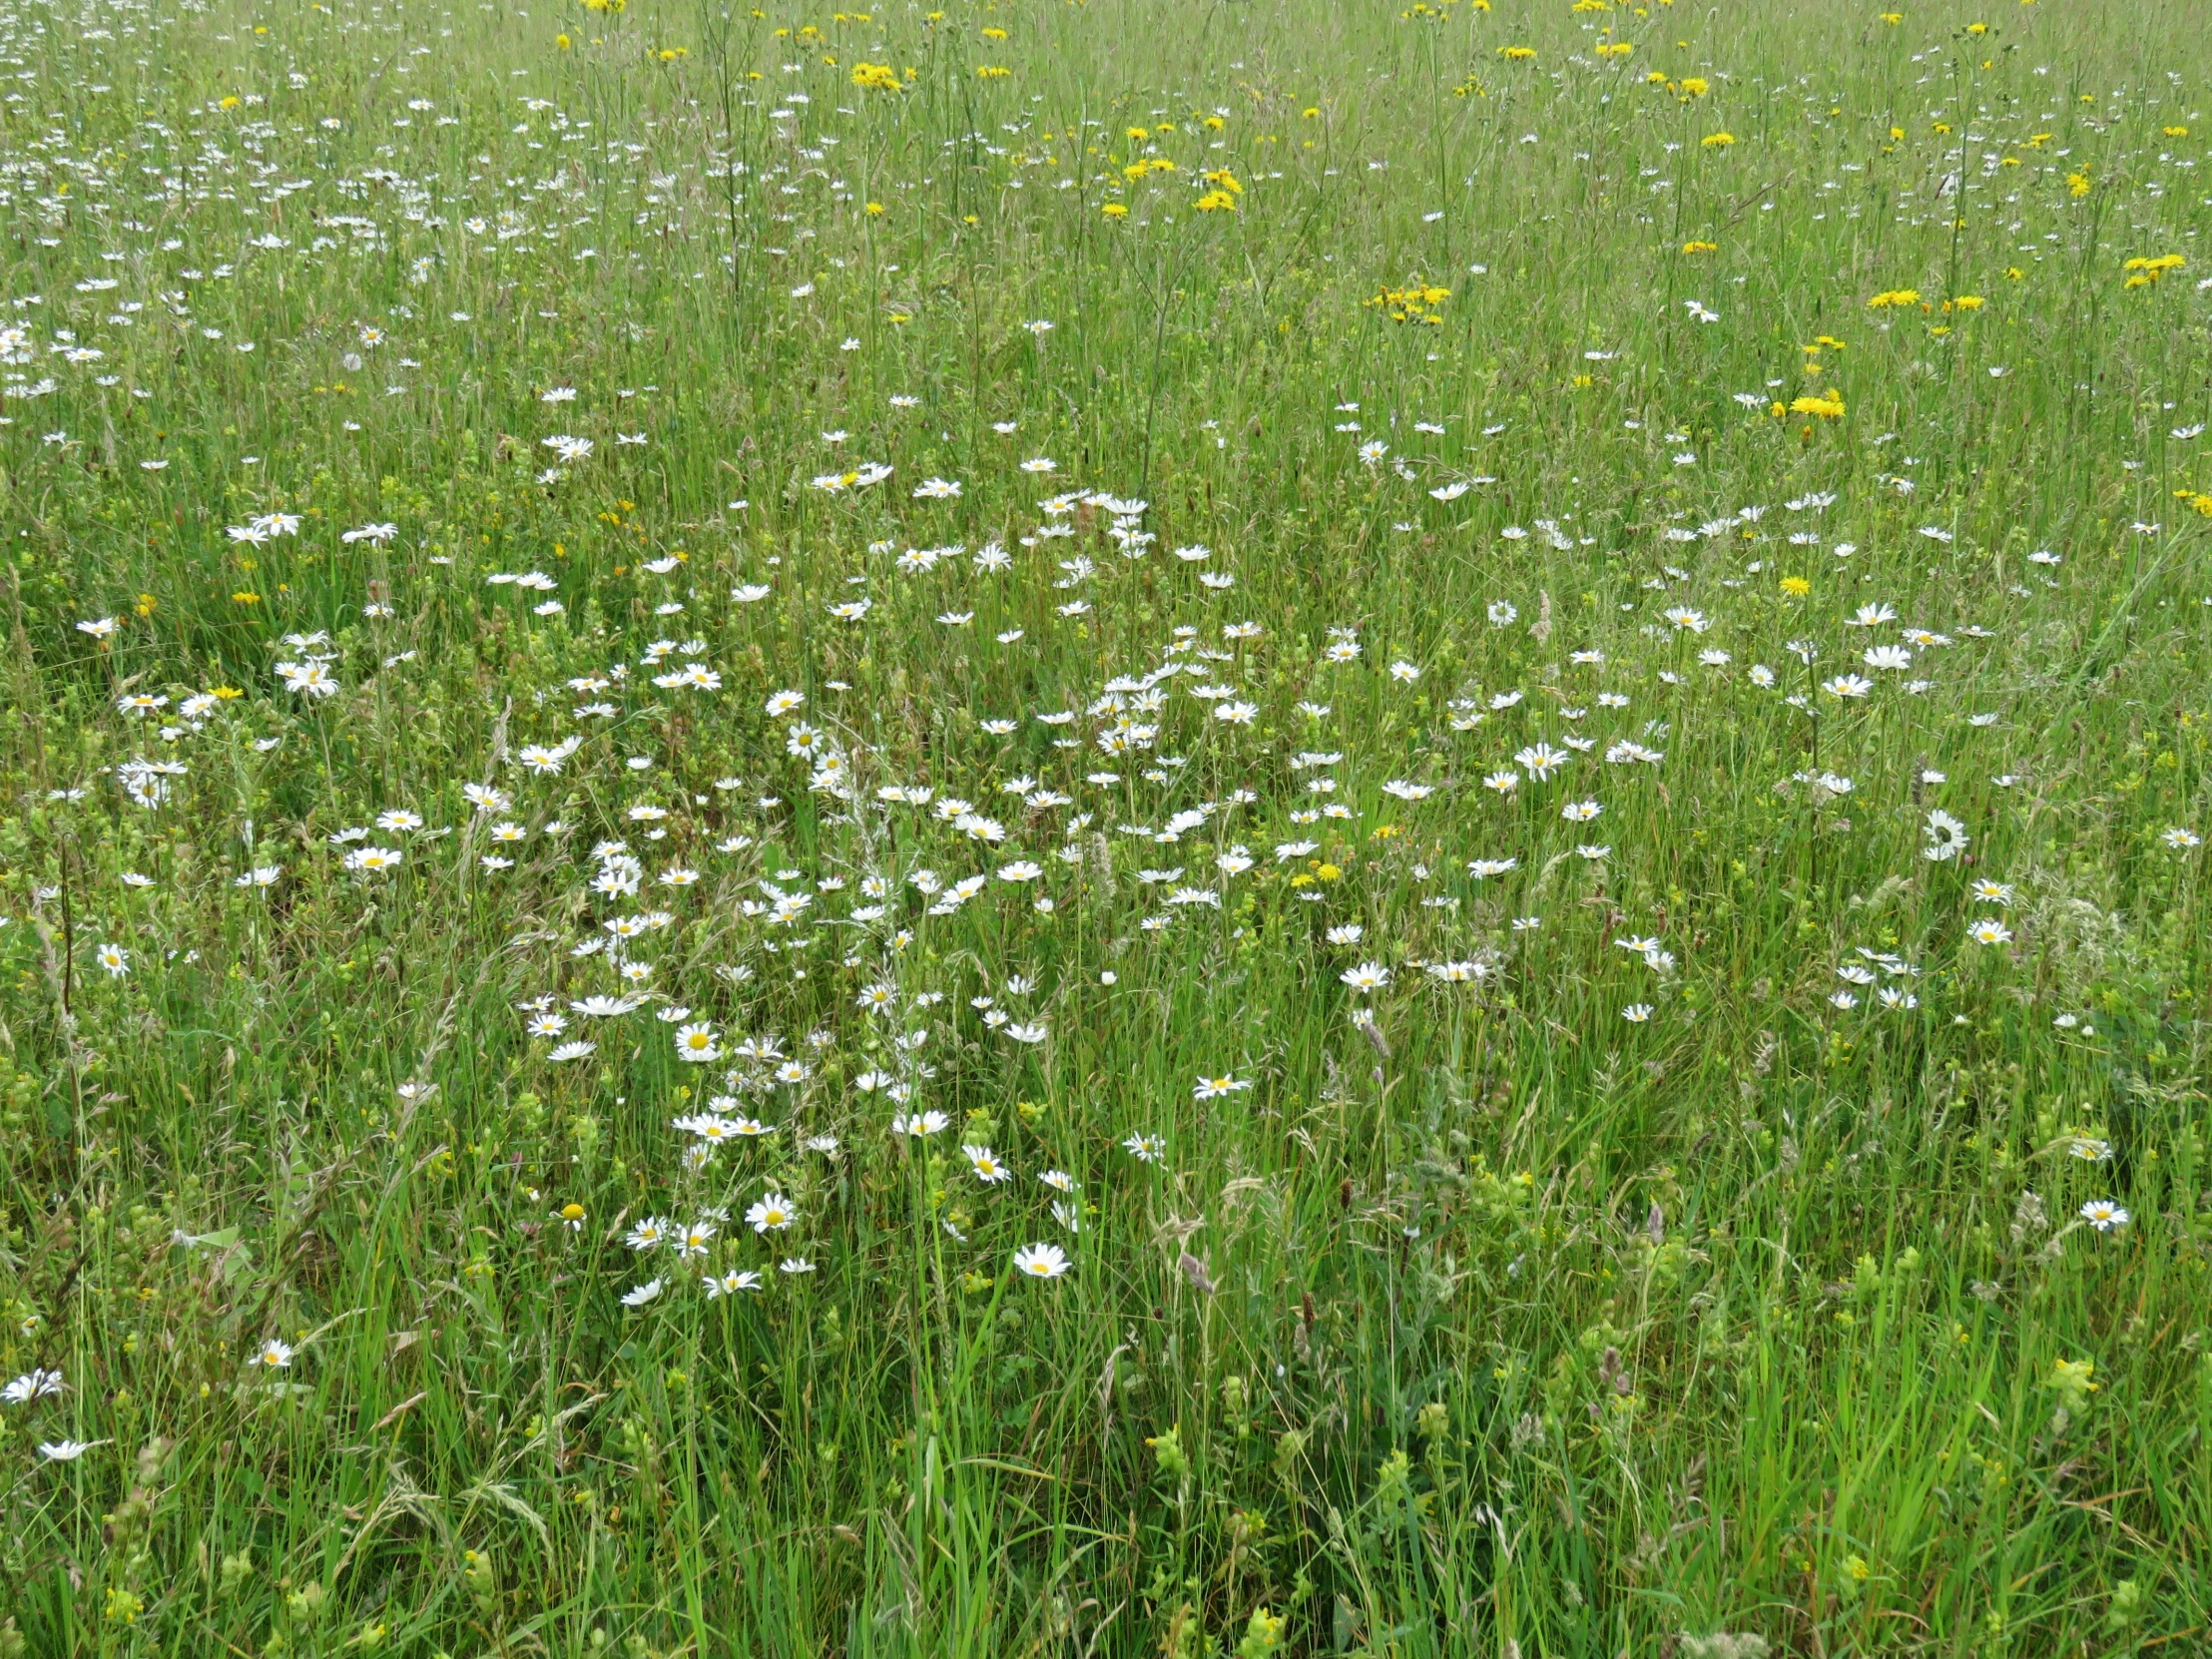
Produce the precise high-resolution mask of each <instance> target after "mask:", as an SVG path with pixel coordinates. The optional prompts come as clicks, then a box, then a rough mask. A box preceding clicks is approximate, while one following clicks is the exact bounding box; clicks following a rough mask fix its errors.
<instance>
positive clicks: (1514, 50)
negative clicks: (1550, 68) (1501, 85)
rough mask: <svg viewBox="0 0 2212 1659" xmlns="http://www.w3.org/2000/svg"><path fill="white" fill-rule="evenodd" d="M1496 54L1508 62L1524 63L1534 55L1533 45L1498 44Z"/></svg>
mask: <svg viewBox="0 0 2212 1659" xmlns="http://www.w3.org/2000/svg"><path fill="white" fill-rule="evenodd" d="M1497 55H1498V56H1499V57H1501V58H1503V59H1505V60H1506V62H1508V63H1526V62H1527V61H1528V60H1529V59H1530V58H1533V57H1534V56H1535V55H1536V49H1535V48H1534V47H1533V46H1500V47H1499V48H1498V49H1497Z"/></svg>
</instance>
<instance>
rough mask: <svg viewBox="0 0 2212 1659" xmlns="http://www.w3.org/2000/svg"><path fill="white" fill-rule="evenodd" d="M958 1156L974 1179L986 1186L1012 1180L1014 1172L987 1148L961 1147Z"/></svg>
mask: <svg viewBox="0 0 2212 1659" xmlns="http://www.w3.org/2000/svg"><path fill="white" fill-rule="evenodd" d="M960 1156H961V1157H963V1158H965V1159H966V1160H967V1161H968V1168H969V1169H971V1170H973V1171H974V1172H975V1178H976V1179H977V1180H978V1181H981V1182H983V1183H984V1184H985V1185H987V1186H996V1185H997V1184H998V1183H1000V1182H1002V1181H1011V1180H1012V1179H1013V1178H1014V1172H1013V1171H1012V1170H1010V1169H1008V1168H1007V1167H1006V1165H1005V1162H1004V1161H1003V1160H1002V1159H1001V1158H1000V1157H999V1156H998V1154H997V1153H995V1152H993V1151H992V1150H991V1149H990V1148H989V1147H987V1146H963V1147H961V1148H960Z"/></svg>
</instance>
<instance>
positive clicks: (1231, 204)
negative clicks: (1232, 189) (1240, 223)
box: [1196, 190, 1237, 214]
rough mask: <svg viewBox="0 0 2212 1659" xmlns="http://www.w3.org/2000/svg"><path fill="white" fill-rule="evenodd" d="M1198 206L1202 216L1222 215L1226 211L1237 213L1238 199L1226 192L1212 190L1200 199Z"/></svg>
mask: <svg viewBox="0 0 2212 1659" xmlns="http://www.w3.org/2000/svg"><path fill="white" fill-rule="evenodd" d="M1196 206H1197V208H1198V211H1199V212H1200V213H1202V214H1211V213H1221V212H1223V211H1225V210H1226V211H1227V212H1229V213H1235V212H1236V211H1237V199H1236V198H1235V197H1234V196H1231V195H1230V194H1229V193H1228V192H1227V191H1225V190H1210V191H1208V192H1207V193H1206V194H1205V195H1204V196H1201V197H1200V198H1199V199H1198V202H1197V204H1196Z"/></svg>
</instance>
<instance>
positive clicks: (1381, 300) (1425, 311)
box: [1367, 277, 1451, 323]
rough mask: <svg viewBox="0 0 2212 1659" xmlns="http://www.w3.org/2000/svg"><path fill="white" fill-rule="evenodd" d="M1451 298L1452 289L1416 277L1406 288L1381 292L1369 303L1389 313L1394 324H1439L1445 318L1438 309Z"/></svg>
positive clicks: (1388, 289)
mask: <svg viewBox="0 0 2212 1659" xmlns="http://www.w3.org/2000/svg"><path fill="white" fill-rule="evenodd" d="M1450 297H1451V289H1449V288H1440V287H1437V286H1436V285H1435V284H1433V283H1431V282H1424V281H1422V280H1421V279H1420V278H1419V277H1415V278H1414V279H1413V280H1412V281H1411V282H1410V283H1408V284H1407V285H1406V286H1404V287H1401V288H1390V287H1386V288H1383V289H1381V290H1379V291H1378V292H1377V293H1376V294H1375V296H1374V297H1373V298H1371V299H1369V300H1368V301H1367V303H1368V304H1370V305H1373V306H1376V307H1377V308H1378V309H1380V310H1383V311H1384V312H1386V313H1388V315H1389V318H1390V320H1391V321H1392V322H1428V323H1439V322H1441V321H1443V316H1442V313H1441V312H1439V311H1438V310H1437V309H1436V307H1437V306H1439V305H1441V304H1442V303H1443V302H1444V301H1445V300H1446V299H1449V298H1450Z"/></svg>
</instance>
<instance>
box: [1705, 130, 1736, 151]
mask: <svg viewBox="0 0 2212 1659" xmlns="http://www.w3.org/2000/svg"><path fill="white" fill-rule="evenodd" d="M1698 142H1699V143H1700V144H1702V145H1703V146H1704V147H1705V148H1706V149H1708V150H1726V149H1727V148H1728V147H1729V146H1730V145H1732V144H1734V143H1735V142H1736V135H1735V134H1734V133H1707V134H1706V135H1705V137H1703V138H1702V139H1700V140H1698Z"/></svg>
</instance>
